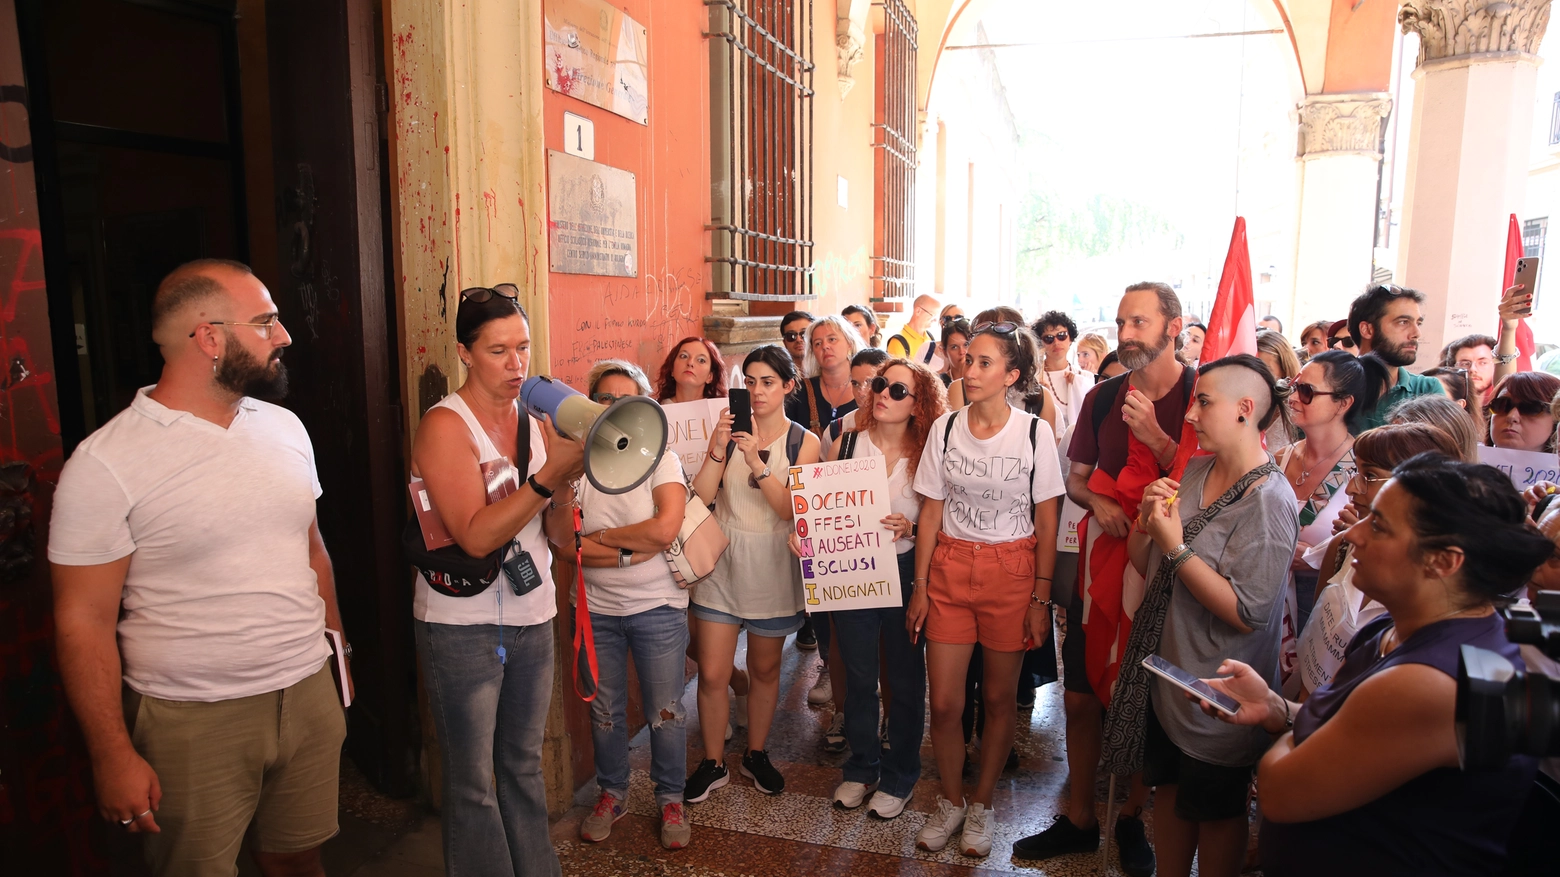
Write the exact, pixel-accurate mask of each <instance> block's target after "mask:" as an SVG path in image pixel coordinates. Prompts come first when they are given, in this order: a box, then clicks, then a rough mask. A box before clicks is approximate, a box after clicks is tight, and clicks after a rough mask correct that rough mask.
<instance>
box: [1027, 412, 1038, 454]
mask: <svg viewBox="0 0 1560 877" xmlns="http://www.w3.org/2000/svg"><path fill="white" fill-rule="evenodd" d="M1038 429H1040V416H1039V415H1038V414H1031V415H1029V453H1031V454H1033V453H1034V452H1035V431H1036V430H1038Z"/></svg>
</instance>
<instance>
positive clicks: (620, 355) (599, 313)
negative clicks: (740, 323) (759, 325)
mask: <svg viewBox="0 0 1560 877" xmlns="http://www.w3.org/2000/svg"><path fill="white" fill-rule="evenodd" d="M703 289H704V275H703V274H701V273H700V272H698V271H694V270H689V269H685V268H679V269H676V270H674V271H665V272H662V273H660V274H647V275H646V276H644V277H643V278H640V280H638V281H632V280H621V281H612V282H607V283H603V284H600V285H599V292H596V293H594V294H592V295H591V296H590V298H588V299H586V300H585V301H583V302H582V301H579V300H578V299H575V300H573V301H570V302H568V303H567V305H566V306H561V305H560V304H559V303H558V302H557V301H556V300H555V301H554V304H553V320H554V321H563V322H557V323H556V324H557V325H558V326H560V327H565V328H566V329H567V331H565V332H563V333H561V335H555V336H554V337H555V338H560V340H562V341H563V343H562V344H559V345H556V346H555V347H554V354H553V374H554V375H555V376H556V377H558V378H559V379H561V380H563V381H564V382H566V383H568V384H570V385H572V386H575V387H579V386H581V384H582V383H583V382H584V379H585V374H586V373H587V372H589V371H590V367H591V366H592V365H594V364H595V363H596V362H598V361H599V360H603V359H626V360H628V361H630V362H633V363H636V364H638V365H639V366H640V367H641V368H643V369H644V370H645V372H646V373H647V374H648V375H650V376H651V378H652V379H653V378H654V376H655V373H656V372H657V371H658V370H659V369H660V367H661V360H662V359H663V358H664V357H665V356H666V352H667V350H668V349H669V348H670V347H671V345H673V344H675V343H676V342H677V340H678V339H679V338H683V337H686V336H688V335H697V334H700V332H699V323H700V315H699V310H698V300H699V297H701V296H703V294H704V293H703Z"/></svg>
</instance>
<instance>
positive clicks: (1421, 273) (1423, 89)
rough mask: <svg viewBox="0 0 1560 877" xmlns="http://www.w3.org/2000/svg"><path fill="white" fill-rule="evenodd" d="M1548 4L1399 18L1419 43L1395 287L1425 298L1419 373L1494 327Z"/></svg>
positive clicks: (1444, 9) (1460, 2)
mask: <svg viewBox="0 0 1560 877" xmlns="http://www.w3.org/2000/svg"><path fill="white" fill-rule="evenodd" d="M1549 4H1550V0H1507V2H1498V3H1490V2H1486V0H1407V2H1405V3H1404V4H1403V8H1402V9H1401V10H1400V11H1399V13H1398V21H1399V22H1400V23H1401V24H1402V26H1403V31H1404V32H1405V33H1409V32H1412V33H1417V34H1419V38H1420V47H1419V62H1418V66H1417V67H1416V68H1415V70H1414V78H1415V79H1416V80H1417V83H1418V84H1417V85H1416V86H1415V94H1414V114H1413V123H1412V128H1411V129H1410V131H1409V146H1408V164H1407V186H1406V188H1405V191H1404V196H1403V227H1402V233H1401V235H1402V236H1401V238H1400V245H1399V251H1398V266H1397V272H1396V276H1397V278H1398V282H1400V283H1402V284H1404V285H1406V286H1412V287H1414V288H1416V289H1418V290H1420V291H1421V292H1423V293H1424V294H1425V295H1426V296H1427V298H1428V300H1427V301H1426V302H1425V332H1424V335H1423V336H1422V337H1421V339H1420V344H1419V362H1418V366H1419V367H1421V368H1423V367H1427V366H1429V365H1430V364H1432V363H1433V362H1434V361H1435V359H1436V358H1437V357H1438V356H1439V355H1440V350H1441V347H1442V345H1444V344H1445V343H1446V342H1447V341H1449V340H1451V339H1453V338H1457V337H1459V336H1462V335H1466V334H1468V333H1470V332H1489V331H1491V330H1492V329H1494V328H1495V326H1496V325H1497V323H1496V320H1497V317H1496V313H1495V310H1496V306H1497V304H1498V301H1499V298H1500V291H1501V290H1500V284H1501V273H1502V270H1503V269H1504V267H1505V252H1506V229H1507V224H1508V217H1509V215H1510V214H1512V213H1516V214H1519V215H1520V214H1521V212H1522V202H1523V194H1524V190H1525V188H1526V184H1527V167H1528V148H1529V141H1530V138H1531V133H1532V126H1533V89H1534V83H1535V80H1536V77H1537V72H1538V64H1539V58H1538V56H1537V55H1536V54H1535V53H1536V52H1537V51H1538V46H1539V43H1540V42H1541V41H1542V40H1543V37H1544V29H1545V27H1546V26H1547V25H1548V23H1549Z"/></svg>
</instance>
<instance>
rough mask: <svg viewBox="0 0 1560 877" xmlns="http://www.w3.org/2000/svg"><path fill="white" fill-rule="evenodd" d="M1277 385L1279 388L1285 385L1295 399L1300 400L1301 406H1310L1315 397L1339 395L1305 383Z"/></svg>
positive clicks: (1288, 382)
mask: <svg viewBox="0 0 1560 877" xmlns="http://www.w3.org/2000/svg"><path fill="white" fill-rule="evenodd" d="M1278 383H1279V384H1280V385H1281V386H1282V385H1286V384H1287V385H1288V387H1289V389H1290V390H1291V391H1293V392H1294V394H1295V398H1296V399H1299V400H1300V404H1301V405H1309V404H1311V400H1312V399H1315V398H1316V397H1317V396H1338V395H1340V394H1339V393H1336V392H1334V391H1332V390H1318V389H1316V387H1315V385H1313V384H1308V383H1306V382H1305V381H1279V382H1278Z"/></svg>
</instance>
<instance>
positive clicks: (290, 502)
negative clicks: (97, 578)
mask: <svg viewBox="0 0 1560 877" xmlns="http://www.w3.org/2000/svg"><path fill="white" fill-rule="evenodd" d="M149 389H152V388H151V387H143V388H142V389H141V390H140V391H138V392H137V393H136V396H135V399H134V401H132V402H131V403H130V407H129V408H127V409H125V410H124V411H121V412H120V413H119V414H118V415H116V416H115V417H114V419H113V420H110V421H109V422H108V423H107V424H105V425H104V426H103V428H102V429H99V430H98V431H97V432H94V433H93V434H92V435H90V436H88V437H87V440H86V441H84V442H82V443H81V445H80V446H79V447H77V448H76V452H75V453H74V454H72V455H71V458H70V460H69V461H68V462H67V463H66V464H65V470H64V471H63V472H62V473H61V474H60V484H59V488H58V489H57V490H56V491H55V494H54V515H53V518H52V519H51V521H50V530H49V560H50V561H52V562H54V563H58V564H63V565H67V566H96V565H99V564H104V563H110V562H112V561H115V560H119V559H120V558H123V557H126V556H129V558H130V568H129V570H127V572H126V574H125V584H124V590H123V592H122V593H121V596H120V616H119V626H118V633H119V651H120V656H121V658H122V660H123V674H124V681H125V683H126V684H127V685H129V686H130V687H131V688H132V689H134V690H135V691H137V692H139V693H141V694H144V695H148V696H150V697H157V698H162V699H164V700H177V701H203V702H212V701H220V700H232V699H234V698H239V697H249V696H251V695H255V694H265V693H267V692H271V691H277V690H279V689H282V688H286V687H287V686H289V685H292V684H293V683H295V682H298V681H299V680H302V679H304V678H306V677H308V676H310V675H312V674H313V673H314V672H315V671H317V670H319V668H320V665H321V663H323V662H324V661H325V659H326V657H327V656H329V654H330V650H329V648H328V647H327V646H326V643H325V601H324V600H322V599H320V593H319V585H318V581H317V580H316V577H315V575H314V570H313V568H312V567H310V566H309V527H310V526H311V525H312V524H313V523H314V514H315V512H314V501H315V500H316V499H318V498H319V496H320V493H321V490H320V483H319V479H318V477H317V475H316V473H315V469H314V448H313V446H312V445H311V444H310V443H309V434H308V432H306V431H305V430H304V428H303V424H302V423H301V422H300V421H299V420H298V417H297V416H296V415H294V414H293V413H292V412H291V411H288V410H287V409H285V408H281V407H279V406H276V405H271V404H268V403H266V402H260V401H257V400H255V399H249V398H245V399H243V400H241V401H240V402H239V407H238V414H237V416H235V417H234V418H233V422H232V423H231V424H229V426H228V427H227V428H226V429H223V428H222V427H220V426H218V425H216V424H215V423H212V422H211V421H209V420H202V419H200V418H198V417H196V416H195V415H193V414H191V413H189V412H187V411H175V410H173V409H170V408H167V407H166V406H164V405H162V404H161V403H159V402H157V401H156V400H154V399H152V398H151V397H149V396H147V395H146V391H147V390H149Z"/></svg>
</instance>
